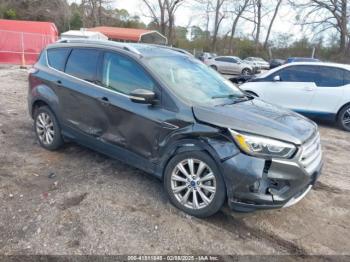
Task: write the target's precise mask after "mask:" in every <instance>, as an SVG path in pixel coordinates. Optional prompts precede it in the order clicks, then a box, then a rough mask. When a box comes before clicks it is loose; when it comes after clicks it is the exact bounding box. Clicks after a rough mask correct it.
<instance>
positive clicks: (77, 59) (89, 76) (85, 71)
mask: <svg viewBox="0 0 350 262" xmlns="http://www.w3.org/2000/svg"><path fill="white" fill-rule="evenodd" d="M99 55H100V51H98V50H94V49H73V51H72V53H71V54H70V56H69V58H68V61H67V65H66V70H65V72H66V73H67V74H70V75H72V76H75V77H78V78H80V79H83V80H86V81H89V82H91V81H93V80H95V76H96V68H97V63H98V57H99Z"/></svg>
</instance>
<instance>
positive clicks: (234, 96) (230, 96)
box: [211, 94, 246, 99]
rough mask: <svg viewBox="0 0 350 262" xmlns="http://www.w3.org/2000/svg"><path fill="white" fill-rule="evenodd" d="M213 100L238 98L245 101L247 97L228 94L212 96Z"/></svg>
mask: <svg viewBox="0 0 350 262" xmlns="http://www.w3.org/2000/svg"><path fill="white" fill-rule="evenodd" d="M211 98H212V99H217V98H236V99H243V98H246V96H239V95H235V94H227V95H219V96H212V97H211Z"/></svg>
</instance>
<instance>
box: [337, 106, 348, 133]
mask: <svg viewBox="0 0 350 262" xmlns="http://www.w3.org/2000/svg"><path fill="white" fill-rule="evenodd" d="M338 125H339V127H340V128H342V129H344V130H345V131H350V105H347V106H345V107H344V108H343V109H342V110H341V111H340V112H339V115H338Z"/></svg>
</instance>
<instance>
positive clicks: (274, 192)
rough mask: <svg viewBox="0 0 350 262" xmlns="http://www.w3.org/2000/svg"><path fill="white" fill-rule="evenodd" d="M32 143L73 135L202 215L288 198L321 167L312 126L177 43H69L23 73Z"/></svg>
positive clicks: (52, 143)
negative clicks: (158, 182) (157, 182)
mask: <svg viewBox="0 0 350 262" xmlns="http://www.w3.org/2000/svg"><path fill="white" fill-rule="evenodd" d="M28 105H29V111H30V114H31V116H32V117H33V119H34V128H35V132H36V136H37V138H38V140H39V142H40V144H41V145H42V146H43V147H44V148H46V149H48V150H55V149H58V148H59V147H60V146H62V145H63V143H64V141H65V140H69V141H76V142H78V143H79V144H82V145H85V146H87V147H90V148H92V149H94V150H97V151H99V152H101V153H104V154H106V155H108V156H111V157H114V158H117V159H120V160H122V161H125V162H127V163H128V164H130V165H132V166H135V167H137V168H139V169H142V170H144V171H146V172H148V173H151V174H154V175H155V176H157V177H158V178H160V179H162V180H163V181H164V187H165V189H166V192H167V194H168V196H169V198H170V200H171V202H172V203H173V204H174V205H175V206H177V207H178V208H180V209H182V210H184V211H185V212H187V213H189V214H191V215H194V216H198V217H206V216H210V215H212V214H214V213H216V212H217V211H218V210H219V209H220V208H221V207H222V205H223V204H224V202H225V200H226V199H228V203H229V206H230V207H231V208H233V209H235V210H239V211H252V210H256V209H259V208H260V209H261V208H276V207H285V206H289V205H292V204H294V203H296V202H297V201H299V200H300V199H301V198H302V197H303V196H304V195H306V193H307V192H308V191H309V190H310V189H311V187H312V185H313V183H314V182H315V181H316V179H317V177H318V175H319V174H320V170H321V166H322V153H321V148H320V138H319V133H318V131H317V126H316V125H315V124H314V123H313V122H312V121H310V120H308V119H306V118H304V117H303V116H300V115H298V114H296V113H293V112H291V111H287V110H284V109H281V108H279V107H276V106H273V105H270V104H267V103H265V102H263V101H261V100H259V99H258V98H255V97H253V96H249V95H247V94H245V93H243V92H242V91H241V90H239V89H238V88H237V87H236V86H234V85H233V84H232V83H231V82H230V81H228V80H225V79H224V78H222V77H221V76H220V75H219V74H218V73H217V72H215V71H214V70H212V69H210V68H208V67H207V66H206V65H204V64H203V63H201V62H199V61H198V60H196V59H195V58H194V57H193V56H191V55H189V54H187V53H186V52H181V51H180V50H179V49H172V48H168V47H160V46H152V45H145V44H123V43H115V42H110V41H86V40H85V41H84V40H74V41H73V40H71V41H66V42H61V43H56V44H53V45H50V46H48V47H47V48H46V49H45V50H44V51H43V52H42V54H41V55H40V57H39V60H38V62H37V63H36V64H35V65H34V67H33V69H32V70H31V73H30V75H29V93H28Z"/></svg>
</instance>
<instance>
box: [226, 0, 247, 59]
mask: <svg viewBox="0 0 350 262" xmlns="http://www.w3.org/2000/svg"><path fill="white" fill-rule="evenodd" d="M250 2H251V0H240V1H235V2H233V10H232V11H231V12H230V13H232V14H233V15H234V19H233V23H232V26H231V34H230V39H229V53H232V52H233V37H234V36H235V33H236V28H237V24H238V21H239V19H240V18H241V16H242V14H243V13H244V11H245V10H246V9H247V7H248V6H249V4H250Z"/></svg>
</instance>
